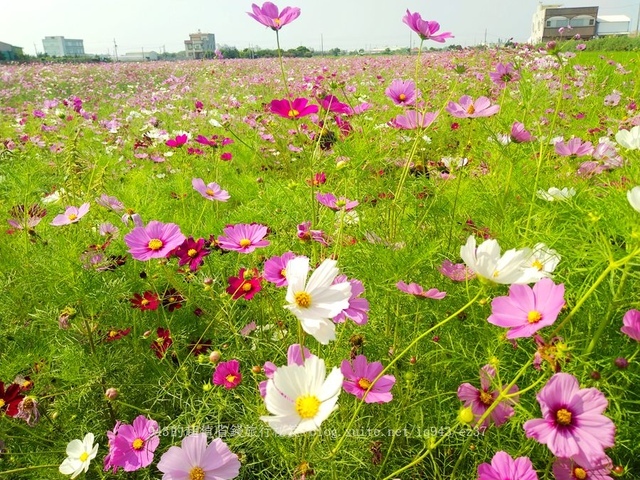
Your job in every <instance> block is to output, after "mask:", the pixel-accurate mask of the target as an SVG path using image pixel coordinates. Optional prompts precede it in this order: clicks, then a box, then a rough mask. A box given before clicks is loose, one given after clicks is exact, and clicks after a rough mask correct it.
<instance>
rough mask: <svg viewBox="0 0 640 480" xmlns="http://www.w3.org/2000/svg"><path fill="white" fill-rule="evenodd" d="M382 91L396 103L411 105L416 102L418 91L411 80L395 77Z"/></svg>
mask: <svg viewBox="0 0 640 480" xmlns="http://www.w3.org/2000/svg"><path fill="white" fill-rule="evenodd" d="M384 93H385V95H386V96H387V97H389V98H390V99H391V101H392V102H393V103H395V104H396V105H413V104H414V103H416V100H417V99H418V95H419V94H420V91H419V90H417V89H416V84H415V83H414V82H413V80H407V81H404V80H401V79H399V78H396V79H395V80H393V81H392V82H391V85H389V87H388V88H387V89H386V90H385V91H384Z"/></svg>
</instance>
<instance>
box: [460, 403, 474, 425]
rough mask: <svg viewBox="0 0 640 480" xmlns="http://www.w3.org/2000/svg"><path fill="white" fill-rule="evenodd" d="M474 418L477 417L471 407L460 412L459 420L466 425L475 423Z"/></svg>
mask: <svg viewBox="0 0 640 480" xmlns="http://www.w3.org/2000/svg"><path fill="white" fill-rule="evenodd" d="M474 418H475V415H474V414H473V410H472V409H471V407H465V408H461V409H460V411H459V412H458V420H459V421H460V423H462V424H464V425H469V424H470V423H471V422H473V419H474Z"/></svg>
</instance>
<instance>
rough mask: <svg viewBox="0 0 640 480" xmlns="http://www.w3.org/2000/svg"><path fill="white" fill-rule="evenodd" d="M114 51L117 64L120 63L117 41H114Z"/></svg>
mask: <svg viewBox="0 0 640 480" xmlns="http://www.w3.org/2000/svg"><path fill="white" fill-rule="evenodd" d="M113 51H114V52H115V57H116V62H117V61H118V45H116V39H115V38H114V39H113Z"/></svg>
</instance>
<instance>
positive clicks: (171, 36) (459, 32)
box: [0, 0, 640, 55]
mask: <svg viewBox="0 0 640 480" xmlns="http://www.w3.org/2000/svg"><path fill="white" fill-rule="evenodd" d="M2 3H3V5H2V14H0V41H2V42H6V43H10V44H12V45H17V46H21V47H23V48H24V50H25V52H26V53H28V54H31V55H33V54H34V53H35V49H36V48H37V49H38V51H39V52H41V51H42V50H43V47H42V39H43V38H44V37H45V36H47V35H62V36H64V37H66V38H80V39H83V40H84V45H85V51H86V52H87V53H100V54H106V53H111V54H113V40H114V38H115V39H116V41H117V44H118V53H120V54H123V53H126V52H131V51H140V50H141V49H144V50H145V51H150V50H156V51H158V52H160V51H161V50H162V48H164V49H166V51H167V52H176V51H180V50H184V43H183V42H184V40H185V39H188V35H189V33H192V32H196V31H198V29H200V30H201V31H202V32H206V33H214V34H215V35H216V42H217V43H218V44H227V45H235V46H237V47H238V48H240V49H242V48H246V47H249V46H256V45H257V46H260V47H262V48H275V34H274V32H273V31H272V30H270V29H268V28H266V27H263V26H262V25H260V24H258V23H257V22H255V21H254V20H253V19H251V18H250V17H249V16H248V15H247V14H246V12H247V11H250V10H251V3H252V2H251V1H243V0H18V1H7V0H4V1H3V2H2ZM274 3H275V4H276V5H278V6H279V7H280V8H283V7H285V6H296V7H299V8H300V9H301V10H302V14H301V15H300V17H299V18H298V19H297V20H296V21H295V22H293V23H292V24H290V25H287V26H286V27H285V28H283V29H282V30H281V42H282V47H283V48H285V49H286V48H295V47H297V46H299V45H305V46H307V47H309V48H312V49H314V50H320V49H321V47H322V46H324V49H325V50H328V49H331V48H334V47H339V48H343V49H348V50H354V49H360V48H364V49H368V48H386V47H391V48H393V47H397V46H409V44H410V42H412V43H413V45H416V44H417V42H418V39H417V37H416V36H415V35H412V34H411V33H410V31H409V29H408V27H407V26H406V25H404V23H402V16H403V15H404V13H405V11H406V9H409V10H411V11H412V12H414V11H416V12H419V13H420V14H421V15H422V18H424V19H425V20H436V21H438V22H439V23H440V25H441V29H442V30H443V31H450V32H452V33H453V35H455V37H456V38H455V39H453V40H448V41H447V43H457V44H461V45H473V44H476V43H480V42H483V41H484V38H485V31H486V38H487V41H489V42H496V41H497V40H498V39H503V40H504V39H508V38H510V37H513V38H514V40H515V41H520V42H524V41H526V40H527V39H528V38H529V35H530V33H531V18H532V16H533V14H534V12H535V11H536V8H537V5H538V2H537V1H535V0H448V1H446V2H443V1H424V0H403V1H399V0H289V1H288V2H282V1H276V2H274ZM547 3H552V2H547ZM557 3H558V4H560V3H562V4H563V5H564V6H596V5H597V6H599V7H600V13H601V14H604V15H613V14H625V15H627V16H629V17H631V30H634V29H635V26H636V19H637V15H638V7H639V6H640V0H599V1H593V2H589V1H565V2H561V1H558V2H557ZM260 5H262V2H260ZM321 39H322V43H321ZM435 46H439V44H435Z"/></svg>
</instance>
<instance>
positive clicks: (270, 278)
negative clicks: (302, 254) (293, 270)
mask: <svg viewBox="0 0 640 480" xmlns="http://www.w3.org/2000/svg"><path fill="white" fill-rule="evenodd" d="M294 258H296V254H295V253H293V252H286V253H283V254H282V255H280V256H279V257H277V256H276V257H271V258H270V259H269V260H267V261H266V262H264V279H265V280H266V281H267V282H271V283H273V284H274V285H275V286H276V287H286V286H287V285H288V283H287V263H288V262H289V260H292V259H294Z"/></svg>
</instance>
